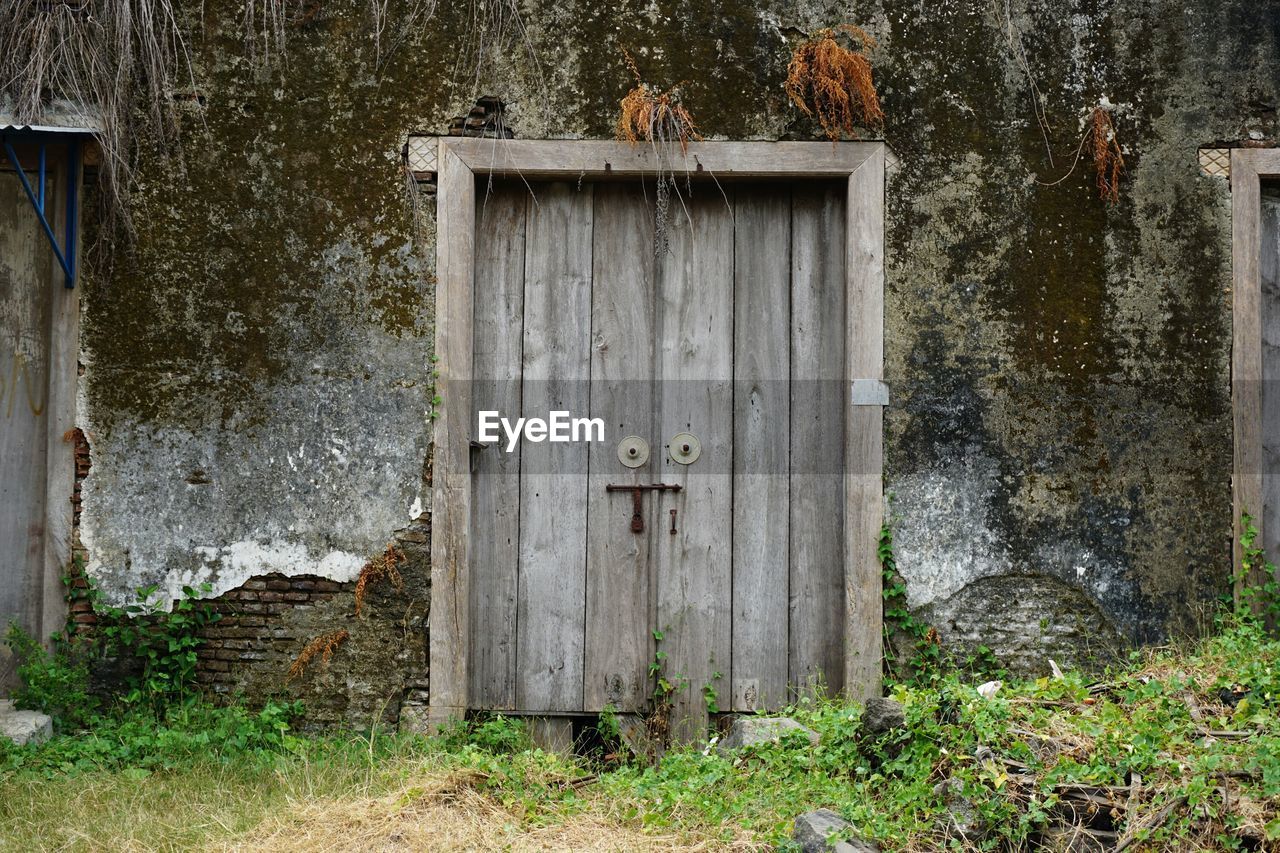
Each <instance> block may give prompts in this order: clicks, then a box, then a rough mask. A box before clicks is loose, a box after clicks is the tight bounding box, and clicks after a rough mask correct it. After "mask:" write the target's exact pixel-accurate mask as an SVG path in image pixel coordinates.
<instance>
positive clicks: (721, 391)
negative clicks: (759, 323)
mask: <svg viewBox="0 0 1280 853" xmlns="http://www.w3.org/2000/svg"><path fill="white" fill-rule="evenodd" d="M708 189H709V188H708ZM673 208H674V205H673ZM668 236H669V250H668V251H667V252H666V253H664V254H662V256H661V257H659V258H658V264H657V276H656V277H657V281H658V284H657V306H658V307H657V315H658V321H657V328H658V341H657V345H658V354H657V365H656V367H655V376H656V378H657V383H658V386H657V387H658V397H659V400H658V406H659V411H660V416H659V417H660V420H659V436H660V438H658V440H657V441H656V444H657V447H658V455H659V457H660V458H661V461H662V463H663V466H664V467H663V481H664V482H667V483H673V484H676V485H679V486H681V487H682V491H681V492H679V494H677V495H675V496H672V497H670V498H669V501H670V503H669V505H668V504H667V503H664V504H663V506H664V507H667V506H669V507H670V508H673V509H675V510H676V518H677V531H678V532H677V534H676V535H674V536H672V535H670V534H668V535H666V536H659V537H657V540H658V541H657V542H656V543H655V546H654V572H655V577H656V579H657V584H658V610H657V625H656V626H655V627H656V629H657V630H658V632H659V633H660V634H661V636H662V639H661V640H660V641H659V642H658V647H659V650H660V651H662V652H663V653H664V654H665V658H663V660H662V665H663V666H664V667H665V675H666V677H667V679H668V680H669V681H670V682H671V683H672V685H673V686H674V691H673V693H672V695H671V696H670V697H669V698H670V700H671V710H670V714H671V716H670V721H671V730H672V732H673V734H674V735H675V736H676V737H677V738H683V739H688V738H691V737H694V736H696V735H699V734H701V733H702V732H704V731H706V720H707V707H706V703H705V701H704V699H703V689H704V687H707V686H712V687H713V688H715V686H716V685H721V686H723V685H726V684H729V683H731V678H732V675H731V672H730V668H731V663H732V661H731V648H730V647H731V642H732V638H731V630H730V614H731V611H732V586H731V584H732V559H733V550H732V549H733V544H732V543H733V473H732V471H733V211H732V209H731V208H730V206H729V204H727V203H726V201H725V199H724V198H723V197H722V196H721V195H720V194H719V193H715V192H709V191H704V192H700V193H697V194H695V195H694V196H693V197H692V198H689V199H686V200H685V204H684V206H682V207H681V208H680V209H679V211H678V212H676V213H675V215H674V216H673V217H672V223H671V227H670V233H669V235H668ZM685 432H688V433H692V434H694V435H696V436H697V437H698V439H699V441H700V443H701V456H700V457H699V458H698V460H697V461H696V462H695V463H694V464H692V465H682V464H678V463H676V462H673V461H672V460H671V455H670V450H671V448H670V447H669V442H670V440H671V438H672V437H673V436H675V435H678V434H680V433H685ZM717 689H718V688H717Z"/></svg>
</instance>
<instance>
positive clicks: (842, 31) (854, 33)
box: [786, 24, 884, 141]
mask: <svg viewBox="0 0 1280 853" xmlns="http://www.w3.org/2000/svg"><path fill="white" fill-rule="evenodd" d="M841 36H843V37H844V40H845V41H847V42H848V46H846V45H845V44H842V43H841V40H840V38H841ZM875 46H876V41H875V39H873V38H872V37H871V36H870V35H869V34H868V33H867V32H866V31H865V30H863V29H862V28H861V27H857V26H854V25H853V24H841V25H840V26H838V27H835V28H833V29H832V28H828V29H823V30H819V31H818V32H816V33H814V35H813V37H812V38H810V39H808V40H807V41H805V42H802V43H801V44H800V46H799V47H797V48H796V49H795V52H794V53H793V54H792V55H791V63H790V64H789V65H788V66H787V82H786V91H787V95H788V96H789V97H790V98H791V100H792V101H793V102H794V103H795V105H796V106H797V107H799V108H800V110H801V111H802V112H803V113H804V114H805V115H813V116H817V119H818V123H819V124H820V125H822V129H823V131H825V132H826V134H827V138H829V139H831V140H832V141H834V140H837V139H839V138H840V137H841V136H842V135H843V136H851V137H853V138H855V139H856V138H857V137H858V133H857V128H858V127H867V128H873V129H877V130H878V129H880V128H882V127H884V111H883V110H881V108H880V96H879V95H878V94H877V93H876V86H875V82H874V80H873V79H872V76H871V60H870V59H869V58H868V54H869V53H870V52H871V50H872V49H873V48H875Z"/></svg>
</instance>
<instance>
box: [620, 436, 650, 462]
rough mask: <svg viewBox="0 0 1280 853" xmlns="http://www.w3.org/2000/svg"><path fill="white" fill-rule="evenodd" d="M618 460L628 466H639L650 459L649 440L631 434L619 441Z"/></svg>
mask: <svg viewBox="0 0 1280 853" xmlns="http://www.w3.org/2000/svg"><path fill="white" fill-rule="evenodd" d="M618 461H619V462H621V463H622V464H623V465H626V466H627V467H628V468H639V467H640V466H641V465H644V464H645V463H646V462H648V461H649V442H647V441H645V440H644V439H643V438H641V437H640V436H638V435H629V436H627V437H626V438H624V439H622V441H619V442H618Z"/></svg>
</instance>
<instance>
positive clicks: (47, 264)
mask: <svg viewBox="0 0 1280 853" xmlns="http://www.w3.org/2000/svg"><path fill="white" fill-rule="evenodd" d="M0 156H3V155H0ZM51 271H52V258H51V255H50V252H49V246H48V244H47V243H46V242H45V238H44V235H43V234H41V233H40V224H39V222H38V221H37V220H36V217H35V215H34V213H33V212H32V211H31V208H30V206H29V205H28V203H27V199H26V196H25V195H24V193H23V191H22V186H21V184H19V182H18V177H17V175H16V174H14V173H12V172H0V546H2V547H3V550H2V551H0V642H2V641H3V639H4V629H5V628H7V627H8V622H9V620H11V619H12V620H15V621H16V622H17V623H18V624H19V625H20V626H22V628H23V629H25V630H27V631H31V632H38V631H39V630H40V627H41V626H40V624H39V623H40V615H41V614H40V612H39V605H40V601H41V589H40V584H41V583H42V581H43V578H44V560H45V545H46V543H45V538H46V536H48V535H49V531H46V529H45V515H46V513H45V491H46V489H45V478H46V476H47V472H48V443H49V435H48V428H49V418H48V412H47V409H48V393H49V350H50V346H49V344H50V340H49V335H50V332H51V325H50V320H51V318H50V295H51V294H50V292H49V291H50V290H51V289H52V287H53V284H52V282H51V281H50V273H51ZM9 668H10V667H9V666H7V665H6V661H5V658H4V657H0V695H3V694H4V691H5V688H6V687H7V686H8V685H7V684H6V683H5V682H6V680H7V678H11V677H12V673H9V672H7V670H8V669H9Z"/></svg>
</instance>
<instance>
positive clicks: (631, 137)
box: [617, 50, 702, 151]
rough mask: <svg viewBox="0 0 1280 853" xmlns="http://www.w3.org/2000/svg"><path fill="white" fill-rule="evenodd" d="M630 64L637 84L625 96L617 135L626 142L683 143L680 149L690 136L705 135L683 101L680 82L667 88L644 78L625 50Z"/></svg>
mask: <svg viewBox="0 0 1280 853" xmlns="http://www.w3.org/2000/svg"><path fill="white" fill-rule="evenodd" d="M622 55H623V57H625V58H626V61H627V67H628V68H629V69H631V74H632V75H633V76H634V77H635V78H636V85H635V87H634V88H632V89H631V91H630V92H627V96H626V97H625V98H623V99H622V113H621V114H620V115H619V116H618V127H617V138H618V139H619V140H621V141H623V142H632V143H634V142H640V141H642V140H643V141H645V142H649V143H653V144H658V145H661V144H668V143H672V142H679V143H680V150H681V151H686V150H688V148H689V140H691V139H702V137H701V136H700V135H699V134H698V129H697V125H696V124H694V121H693V116H691V115H689V111H688V110H687V109H685V107H684V105H683V104H682V103H681V102H680V86H682V85H683V84H682V83H677V84H676V85H674V86H672V87H671V88H670V89H668V90H666V91H665V92H662V91H659V90H658V89H656V88H654V87H652V86H650V85H649V84H648V83H645V82H644V81H643V80H641V79H640V71H639V69H637V68H636V63H635V60H634V59H632V58H631V54H630V53H628V52H627V51H625V50H624V51H623V52H622Z"/></svg>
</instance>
